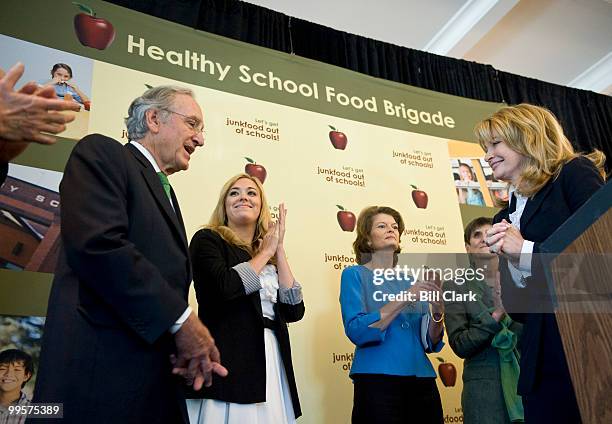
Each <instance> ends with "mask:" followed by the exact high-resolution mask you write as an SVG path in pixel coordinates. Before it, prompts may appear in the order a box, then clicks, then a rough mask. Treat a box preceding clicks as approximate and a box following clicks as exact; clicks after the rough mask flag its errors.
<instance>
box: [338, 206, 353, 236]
mask: <svg viewBox="0 0 612 424" xmlns="http://www.w3.org/2000/svg"><path fill="white" fill-rule="evenodd" d="M336 206H338V209H340V210H339V211H338V213H337V214H336V218H338V224H340V228H342V231H353V230H354V229H355V222H357V218H355V214H354V213H353V212H349V211H347V210H344V208H343V207H342V206H340V205H336Z"/></svg>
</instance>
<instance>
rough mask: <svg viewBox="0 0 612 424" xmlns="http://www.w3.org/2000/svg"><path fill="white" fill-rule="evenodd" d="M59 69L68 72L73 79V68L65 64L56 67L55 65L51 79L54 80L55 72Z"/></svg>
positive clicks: (57, 64)
mask: <svg viewBox="0 0 612 424" xmlns="http://www.w3.org/2000/svg"><path fill="white" fill-rule="evenodd" d="M58 69H65V70H67V71H68V73H69V74H70V78H72V68H71V67H70V66H69V65H67V64H65V63H56V64H55V65H53V68H51V78H53V75H54V74H55V71H57V70H58Z"/></svg>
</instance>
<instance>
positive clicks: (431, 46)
mask: <svg viewBox="0 0 612 424" xmlns="http://www.w3.org/2000/svg"><path fill="white" fill-rule="evenodd" d="M249 3H252V4H256V5H258V6H262V7H266V8H268V9H272V10H275V11H277V12H281V13H284V14H286V15H289V16H293V17H296V18H299V19H303V20H306V21H310V22H314V23H317V24H320V25H325V26H327V27H330V28H334V29H337V30H340V31H345V32H350V33H353V34H358V35H361V36H364V37H368V38H373V39H376V40H380V41H385V42H388V43H392V44H396V45H399V46H404V47H410V48H413V49H418V50H423V51H428V52H431V53H436V54H441V55H445V56H450V57H455V58H460V59H465V60H469V61H474V62H478V63H484V64H489V65H492V66H493V67H495V68H496V69H499V70H502V71H506V72H511V73H514V74H518V75H522V76H526V77H531V78H536V79H539V80H542V81H548V82H552V83H555V84H561V85H566V86H570V87H576V88H581V89H585V90H591V91H595V92H598V93H602V94H607V95H609V96H612V0H521V1H519V0H432V1H423V0H377V1H375V2H374V1H370V0H327V1H325V0H310V1H303V0H299V1H298V0H249Z"/></svg>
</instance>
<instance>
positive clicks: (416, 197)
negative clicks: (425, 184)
mask: <svg viewBox="0 0 612 424" xmlns="http://www.w3.org/2000/svg"><path fill="white" fill-rule="evenodd" d="M410 186H411V187H412V188H413V189H414V190H412V200H413V201H414V204H415V205H416V207H417V208H421V209H425V208H427V201H428V200H429V198H428V197H427V193H425V192H424V191H423V190H419V189H418V188H417V186H415V185H414V184H410Z"/></svg>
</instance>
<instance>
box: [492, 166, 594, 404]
mask: <svg viewBox="0 0 612 424" xmlns="http://www.w3.org/2000/svg"><path fill="white" fill-rule="evenodd" d="M601 186H603V180H602V178H601V176H600V175H599V173H598V172H597V169H596V168H595V167H594V166H593V163H592V162H591V161H590V160H588V159H587V158H585V157H578V158H576V159H573V160H572V161H570V162H568V163H567V164H565V165H564V166H563V168H562V170H561V172H560V174H559V176H558V177H557V179H555V180H554V181H552V180H551V181H549V182H548V184H546V185H545V186H544V187H542V189H541V190H540V191H538V192H537V193H536V194H535V195H534V196H533V197H532V198H530V199H529V200H528V201H527V204H526V205H525V209H524V211H523V214H522V216H521V235H522V236H523V238H524V239H525V240H529V241H533V242H534V249H533V253H534V254H537V253H539V249H540V245H541V243H542V242H543V241H545V240H546V239H547V238H548V237H549V236H550V235H551V234H552V233H553V232H554V231H555V230H556V229H557V228H558V227H559V226H560V225H561V224H563V223H564V222H565V221H566V220H567V219H568V218H569V217H570V216H571V215H572V214H573V213H574V212H576V210H577V209H578V208H580V206H582V205H583V204H584V202H586V201H587V200H588V199H589V197H591V196H592V195H593V193H595V192H596V191H597V190H598V189H599V188H600V187H601ZM502 219H506V221H509V219H508V209H507V208H506V209H503V210H502V211H500V212H499V213H498V214H497V215H495V217H494V218H493V222H494V223H497V222H501V220H502ZM500 273H501V280H502V296H503V301H504V306H505V307H506V309H507V310H508V311H509V313H510V316H511V317H512V318H513V319H515V320H517V321H520V322H523V323H524V326H523V335H522V341H521V373H520V377H519V383H518V392H519V394H521V395H526V394H529V393H530V392H531V391H532V390H534V389H535V388H536V387H537V384H538V381H539V379H540V378H541V376H542V375H543V374H544V373H547V374H548V373H563V375H567V377H568V379H569V370H568V368H567V361H566V358H565V353H564V351H563V345H562V343H561V336H560V334H559V329H558V327H557V321H556V319H555V316H554V314H552V313H534V310H537V311H538V312H539V311H542V310H543V309H544V310H548V311H552V310H551V305H550V297H549V295H548V288H547V284H546V279H545V276H544V271H543V269H542V265H541V262H540V260H539V258H538V257H537V255H533V257H532V266H531V273H532V276H531V277H530V278H527V281H526V283H527V287H526V288H524V289H521V288H517V287H516V285H515V284H514V282H513V281H512V278H511V276H510V271H509V270H508V265H507V262H506V261H505V260H504V261H501V262H500ZM514 311H521V312H526V313H515V312H514ZM567 382H568V384H571V381H569V380H568V381H567Z"/></svg>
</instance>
